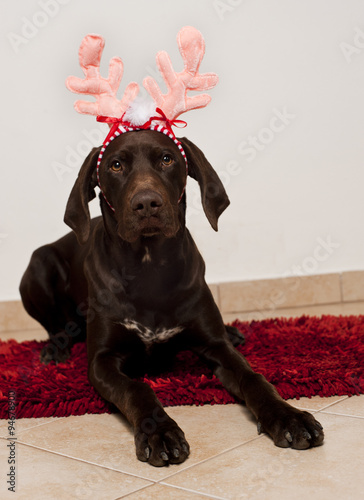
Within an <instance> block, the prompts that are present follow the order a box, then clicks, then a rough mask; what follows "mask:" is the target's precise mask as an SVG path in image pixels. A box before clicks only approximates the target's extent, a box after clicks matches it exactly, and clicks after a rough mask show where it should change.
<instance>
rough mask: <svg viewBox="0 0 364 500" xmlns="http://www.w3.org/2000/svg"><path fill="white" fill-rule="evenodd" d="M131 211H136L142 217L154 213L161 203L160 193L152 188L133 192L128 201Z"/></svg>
mask: <svg viewBox="0 0 364 500" xmlns="http://www.w3.org/2000/svg"><path fill="white" fill-rule="evenodd" d="M130 205H131V209H132V210H133V212H137V213H138V215H140V216H142V217H150V216H152V215H155V214H156V213H157V212H158V211H159V209H160V207H161V206H162V205H163V199H162V197H161V195H160V194H158V193H157V192H155V191H152V190H149V189H148V190H145V191H141V192H139V193H137V194H135V195H134V196H133V197H132V199H131V202H130Z"/></svg>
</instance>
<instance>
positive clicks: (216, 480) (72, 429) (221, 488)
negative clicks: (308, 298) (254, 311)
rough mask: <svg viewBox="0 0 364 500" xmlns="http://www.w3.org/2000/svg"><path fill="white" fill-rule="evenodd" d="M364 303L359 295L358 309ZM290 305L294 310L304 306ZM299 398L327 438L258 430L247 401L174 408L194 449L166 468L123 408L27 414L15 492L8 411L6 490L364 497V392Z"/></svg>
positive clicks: (0, 437) (19, 425) (3, 428)
mask: <svg viewBox="0 0 364 500" xmlns="http://www.w3.org/2000/svg"><path fill="white" fill-rule="evenodd" d="M362 310H363V305H362V304H361V305H358V310H357V313H359V312H360V311H362ZM304 312H305V311H301V310H300V311H299V313H300V314H303V313H304ZM322 312H324V311H322ZM284 313H285V315H286V316H294V315H295V314H296V311H295V310H291V311H290V310H285V311H284ZM319 313H320V311H319V310H316V311H315V314H319ZM330 313H331V314H334V313H335V311H330ZM337 313H338V314H340V313H342V311H341V310H338V311H337ZM346 313H347V314H355V311H350V312H349V311H346ZM257 319H258V318H257ZM259 319H262V318H261V317H259ZM0 337H1V338H3V339H7V338H11V337H13V338H17V339H18V340H20V341H21V340H25V339H32V338H36V339H39V340H41V339H42V338H44V333H43V332H42V331H36V330H33V331H32V330H30V331H21V332H11V333H2V334H0ZM292 404H294V405H295V406H297V407H299V408H302V409H307V410H310V411H312V412H314V413H315V414H316V418H317V419H318V420H319V421H320V422H321V423H322V425H323V426H324V428H325V435H326V440H325V443H324V445H323V446H321V447H319V448H315V449H311V450H305V451H297V450H290V449H280V448H277V447H275V446H274V445H273V444H272V442H271V441H270V439H269V438H268V437H267V436H265V435H260V436H258V435H257V431H256V425H255V423H254V421H253V419H252V418H250V415H249V414H248V412H247V411H246V409H245V408H243V407H241V406H239V405H226V406H202V407H174V408H169V414H170V415H171V417H172V418H174V419H175V420H177V422H178V423H179V425H180V426H181V427H182V429H183V430H184V431H185V434H186V437H187V439H188V441H189V443H190V445H191V450H192V451H191V455H190V457H189V459H188V460H187V461H186V462H185V463H184V464H181V465H178V466H176V465H173V466H170V467H167V468H153V467H151V466H149V465H148V464H143V463H141V462H138V461H137V459H136V458H135V454H134V443H133V436H132V434H131V432H130V430H129V427H128V425H127V424H126V422H125V421H124V420H123V419H122V417H121V416H119V415H84V416H80V417H68V418H40V419H19V420H18V421H17V422H16V434H17V445H16V479H17V484H16V493H15V494H14V493H11V492H8V491H7V487H8V485H7V484H6V480H7V479H6V474H7V473H8V471H9V466H8V464H7V460H8V456H9V448H8V447H7V444H8V441H7V437H8V429H7V422H6V421H4V420H0V464H1V466H0V471H1V473H0V478H1V479H0V498H1V499H5V498H19V499H27V500H28V499H37V500H43V499H44V500H53V499H55V500H63V499H67V500H69V499H97V500H103V499H105V500H116V499H119V498H128V499H130V500H137V499H148V500H149V499H158V500H164V499H171V500H173V499H182V500H184V499H191V500H194V499H196V500H197V499H201V500H202V499H204V498H205V499H206V498H210V499H240V498H241V499H244V498H246V499H256V500H260V499H262V500H275V499H279V500H284V499H292V498H294V499H295V500H299V499H306V498H309V499H310V500H316V499H320V500H321V499H327V498H329V499H340V500H341V499H350V500H351V499H352V500H356V499H361V498H364V446H363V443H364V395H363V396H359V397H358V396H356V397H351V398H348V397H346V396H344V397H332V398H320V397H315V398H312V399H306V398H302V399H301V400H299V401H292Z"/></svg>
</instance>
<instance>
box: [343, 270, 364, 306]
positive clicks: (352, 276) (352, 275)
mask: <svg viewBox="0 0 364 500" xmlns="http://www.w3.org/2000/svg"><path fill="white" fill-rule="evenodd" d="M341 280H342V281H341V284H342V295H343V301H344V302H354V301H356V300H364V271H349V272H345V273H343V274H342V277H341Z"/></svg>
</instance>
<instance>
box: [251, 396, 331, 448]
mask: <svg viewBox="0 0 364 500" xmlns="http://www.w3.org/2000/svg"><path fill="white" fill-rule="evenodd" d="M261 432H266V433H267V434H269V435H270V436H271V438H272V439H273V441H274V444H275V445H276V446H279V447H280V448H288V447H291V448H295V449H297V450H305V449H307V448H312V447H313V446H320V445H321V444H322V443H323V440H324V432H323V428H322V425H321V424H320V422H318V421H317V420H316V419H315V418H314V417H313V415H311V413H308V412H307V411H301V410H297V409H296V408H293V407H291V406H289V405H288V404H287V406H285V407H284V408H280V409H279V410H278V411H277V412H270V415H269V417H268V418H263V419H261V420H259V421H258V433H259V434H260V433H261Z"/></svg>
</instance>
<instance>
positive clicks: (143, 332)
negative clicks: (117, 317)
mask: <svg viewBox="0 0 364 500" xmlns="http://www.w3.org/2000/svg"><path fill="white" fill-rule="evenodd" d="M120 324H121V325H122V326H123V327H125V328H126V329H127V330H128V331H130V332H133V333H135V334H136V335H138V337H139V338H140V339H141V340H142V341H143V342H144V344H145V345H146V346H150V345H151V344H154V343H162V342H167V341H168V340H169V339H171V338H172V337H174V336H175V335H177V334H178V333H180V332H181V331H182V330H183V328H182V327H181V326H175V327H173V328H164V327H159V328H156V329H152V328H149V327H147V326H144V325H142V324H141V323H138V322H137V321H135V320H132V319H126V320H124V321H122V322H120Z"/></svg>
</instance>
